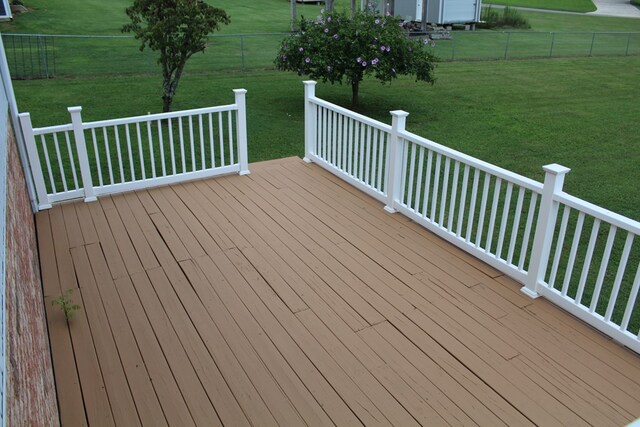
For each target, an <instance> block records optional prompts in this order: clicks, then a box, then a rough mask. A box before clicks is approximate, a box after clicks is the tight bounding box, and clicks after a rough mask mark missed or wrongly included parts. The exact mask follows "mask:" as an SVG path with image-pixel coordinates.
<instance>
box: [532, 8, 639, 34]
mask: <svg viewBox="0 0 640 427" xmlns="http://www.w3.org/2000/svg"><path fill="white" fill-rule="evenodd" d="M520 14H521V15H522V16H524V17H525V18H526V19H527V21H529V24H531V31H587V32H592V31H640V19H635V18H617V17H612V16H597V15H568V14H563V13H547V12H531V11H527V10H521V11H520Z"/></svg>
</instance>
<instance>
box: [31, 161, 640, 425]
mask: <svg viewBox="0 0 640 427" xmlns="http://www.w3.org/2000/svg"><path fill="white" fill-rule="evenodd" d="M251 171H252V173H251V175H248V176H243V177H240V176H230V177H225V178H217V179H211V180H206V181H197V182H193V183H187V184H182V185H175V186H172V187H165V188H159V189H154V190H149V191H139V192H136V193H129V194H124V195H118V196H113V197H105V198H101V199H100V200H99V201H98V202H93V203H88V204H87V203H83V202H78V203H73V204H66V205H61V206H56V207H54V208H53V209H51V210H48V211H43V212H41V213H39V214H38V216H37V227H38V238H39V247H40V257H41V264H42V275H43V281H44V294H45V300H46V306H47V312H48V323H49V333H50V337H51V346H52V352H53V362H54V367H55V378H56V384H57V391H58V400H59V404H60V411H61V417H62V421H63V424H64V425H65V426H67V425H68V426H77V425H83V424H90V425H93V426H103V425H113V424H116V425H120V426H134V425H151V426H160V425H167V424H168V425H174V426H187V425H199V426H212V425H227V426H243V425H245V426H248V425H256V426H258V425H259V426H269V425H282V426H299V425H304V424H307V425H313V426H315V425H334V424H335V425H340V426H355V425H359V424H365V425H389V424H391V425H397V426H411V425H418V424H421V425H430V426H431V425H436V426H437V425H465V426H467V425H474V424H477V425H486V426H498V425H508V426H519V425H533V424H537V425H545V426H551V425H558V426H559V425H563V426H564V425H586V424H591V425H598V426H605V425H612V426H621V425H624V424H625V423H626V422H628V421H630V420H632V419H634V418H636V417H638V416H640V357H638V356H637V355H636V354H634V353H632V352H630V351H628V350H626V349H624V348H622V347H620V346H619V345H617V344H615V343H613V342H611V341H610V340H609V339H608V338H606V337H604V336H603V335H601V334H599V333H598V332H596V331H594V330H592V329H591V328H589V327H588V326H586V325H585V324H583V323H582V322H580V321H578V320H576V319H574V318H573V317H571V316H570V315H568V314H566V313H564V312H563V311H561V310H560V309H557V308H555V307H554V306H552V305H551V304H550V303H548V302H547V301H545V300H544V299H537V300H535V301H534V300H531V299H528V298H526V297H525V296H524V295H523V294H521V293H520V292H519V286H518V285H517V284H516V283H514V282H513V281H512V280H510V279H508V278H506V277H505V276H503V275H501V274H500V273H498V272H497V271H495V270H493V269H492V268H490V267H488V266H486V265H484V264H482V263H480V262H479V261H476V260H475V259H473V258H472V257H470V256H468V255H467V254H465V253H464V252H462V251H460V250H458V249H456V248H455V247H453V246H451V245H449V244H448V243H446V242H444V241H443V240H441V239H439V238H437V237H435V236H433V235H432V234H430V233H429V232H427V231H426V230H424V229H422V228H421V227H420V226H418V225H416V224H415V223H412V222H411V221H408V220H407V219H406V218H405V217H402V216H400V215H399V214H394V215H392V214H388V213H386V212H385V211H384V210H383V209H382V205H380V204H379V203H378V202H376V201H374V200H373V199H371V198H369V197H367V196H365V195H364V194H362V193H360V192H359V191H358V190H356V189H354V188H352V187H350V186H349V185H347V184H345V183H343V182H342V181H340V180H339V179H337V178H335V177H333V176H332V175H330V174H328V173H326V172H325V171H323V170H322V169H320V168H319V167H318V166H315V165H307V164H305V163H303V162H302V161H301V160H300V159H294V158H291V159H283V160H278V161H271V162H264V163H258V164H252V165H251ZM66 289H74V291H75V292H74V293H73V298H74V300H75V301H76V302H78V303H79V304H80V305H81V306H82V309H81V310H80V311H78V312H77V315H76V317H75V318H74V319H72V320H71V322H70V323H69V327H67V324H66V323H65V320H64V317H63V316H62V314H61V312H60V310H59V308H57V307H52V305H51V300H52V299H55V298H56V297H57V296H59V295H60V294H61V292H63V291H65V290H66Z"/></svg>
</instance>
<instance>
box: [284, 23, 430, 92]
mask: <svg viewBox="0 0 640 427" xmlns="http://www.w3.org/2000/svg"><path fill="white" fill-rule="evenodd" d="M403 26H404V24H403V22H402V21H401V20H400V19H399V18H397V17H393V16H380V15H376V14H374V13H372V12H368V11H367V12H357V13H356V14H355V16H354V17H353V18H351V17H350V16H348V15H347V14H346V13H345V12H334V13H325V14H323V15H321V16H320V17H318V19H316V20H314V21H310V20H302V21H301V23H300V28H301V33H300V34H294V35H292V36H289V37H287V38H285V39H284V40H283V41H282V44H281V46H280V51H279V53H278V56H277V57H276V59H275V64H276V68H277V69H279V70H281V71H295V72H297V73H298V75H306V76H309V77H311V78H313V79H318V80H322V81H323V82H330V83H332V84H335V83H343V81H346V83H348V84H350V85H351V88H352V104H353V105H357V104H358V88H359V85H360V82H361V81H362V79H363V78H364V77H365V76H373V77H375V78H376V79H378V80H380V81H381V82H382V83H388V82H390V81H391V80H393V79H395V78H397V77H398V75H415V77H416V80H417V81H424V82H428V83H431V84H433V82H434V68H435V62H436V58H435V57H434V56H433V54H432V53H431V52H430V50H429V49H428V47H427V46H426V45H427V44H431V43H433V42H432V41H431V40H429V39H428V38H424V39H422V38H421V39H410V38H409V37H408V36H407V34H406V33H405V31H404V29H403Z"/></svg>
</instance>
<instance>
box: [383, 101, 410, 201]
mask: <svg viewBox="0 0 640 427" xmlns="http://www.w3.org/2000/svg"><path fill="white" fill-rule="evenodd" d="M408 115H409V113H407V112H406V111H402V110H396V111H391V116H392V121H391V135H389V144H388V147H389V152H388V155H387V158H388V159H389V167H388V168H387V186H386V190H387V205H386V206H385V207H384V210H385V211H387V212H390V213H395V212H396V208H395V203H396V198H397V197H398V194H400V190H401V188H400V184H401V182H402V170H403V165H402V148H403V142H402V140H401V138H400V136H399V133H400V132H404V128H405V125H406V123H407V116H408Z"/></svg>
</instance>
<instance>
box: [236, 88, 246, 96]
mask: <svg viewBox="0 0 640 427" xmlns="http://www.w3.org/2000/svg"><path fill="white" fill-rule="evenodd" d="M233 93H235V94H236V95H238V94H241V93H247V90H246V89H234V90H233Z"/></svg>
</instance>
